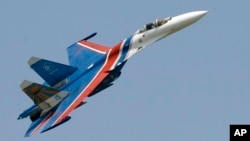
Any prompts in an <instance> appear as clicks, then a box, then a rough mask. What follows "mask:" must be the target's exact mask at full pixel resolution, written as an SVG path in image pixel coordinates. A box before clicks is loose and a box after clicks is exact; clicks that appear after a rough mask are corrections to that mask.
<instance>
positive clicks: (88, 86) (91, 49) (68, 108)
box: [42, 40, 122, 132]
mask: <svg viewBox="0 0 250 141" xmlns="http://www.w3.org/2000/svg"><path fill="white" fill-rule="evenodd" d="M121 44H122V43H120V44H118V45H119V46H121ZM117 51H119V48H116V49H110V48H106V47H104V46H101V45H98V44H95V43H91V42H88V41H84V40H83V41H80V42H78V43H76V44H74V45H72V46H71V47H69V48H68V54H69V62H70V65H72V66H74V67H77V68H78V69H79V67H81V68H80V70H82V71H83V72H84V71H86V70H88V72H87V73H84V76H83V77H81V78H80V79H79V80H77V83H78V84H81V85H80V88H78V90H76V91H74V92H72V93H71V94H70V95H69V96H68V97H67V98H65V99H64V100H63V101H62V102H61V103H60V105H59V106H58V107H57V109H56V111H55V113H54V114H53V115H52V116H51V118H50V119H49V120H48V122H47V124H46V125H45V126H44V128H43V130H42V132H45V131H48V130H50V129H52V128H54V127H56V126H57V125H59V124H61V123H63V122H65V120H67V119H68V118H69V114H70V113H71V112H72V111H73V110H74V109H76V108H77V107H78V106H79V105H80V104H81V103H82V101H84V99H85V98H86V97H87V96H88V95H89V94H90V93H91V92H92V91H93V90H94V89H95V88H96V87H97V86H98V85H99V84H100V83H101V82H102V81H103V79H105V77H106V76H108V74H109V71H110V70H111V68H112V67H113V65H114V64H116V63H117V60H118V58H119V57H120V55H119V54H117V53H115V52H117ZM74 53H75V54H74ZM86 53H87V54H86ZM89 54H91V58H86V56H89ZM93 56H94V57H93ZM101 57H103V59H101V60H102V61H100V60H99V61H98V62H97V61H96V60H95V58H101ZM82 59H83V60H82ZM84 60H85V62H84ZM86 60H87V61H86ZM79 62H84V65H83V66H85V68H83V67H82V66H80V64H79ZM95 63H96V64H95Z"/></svg>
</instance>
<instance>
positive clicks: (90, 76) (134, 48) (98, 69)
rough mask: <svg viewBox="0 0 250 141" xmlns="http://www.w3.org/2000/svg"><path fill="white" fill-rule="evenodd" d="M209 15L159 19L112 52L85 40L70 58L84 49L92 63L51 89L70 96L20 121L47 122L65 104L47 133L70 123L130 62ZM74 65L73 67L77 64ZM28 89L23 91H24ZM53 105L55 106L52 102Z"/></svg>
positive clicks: (197, 13) (28, 113) (36, 109)
mask: <svg viewBox="0 0 250 141" xmlns="http://www.w3.org/2000/svg"><path fill="white" fill-rule="evenodd" d="M206 14H207V11H195V12H189V13H185V14H182V15H179V16H176V17H168V18H163V19H156V20H155V21H154V22H152V23H149V24H146V25H145V26H144V27H143V28H142V29H139V30H137V31H136V32H135V33H134V34H133V35H131V36H130V37H128V38H126V39H124V40H123V41H121V42H119V43H118V44H116V45H115V46H114V47H113V48H109V47H105V46H101V45H98V44H95V43H91V42H88V41H87V40H88V39H90V38H92V37H93V36H95V35H96V33H94V34H92V35H90V36H88V37H86V38H84V39H83V40H82V41H79V42H78V43H76V44H73V45H72V47H78V49H79V50H76V51H75V52H74V53H72V54H69V58H70V59H72V58H73V57H75V56H74V55H75V54H76V53H79V52H80V53H81V49H82V48H81V47H83V49H85V50H86V51H87V50H90V51H89V54H87V56H85V57H86V58H81V59H83V60H84V59H89V60H88V61H86V62H81V64H80V65H79V66H77V69H76V71H74V73H72V74H70V76H69V77H67V78H66V79H63V81H60V83H57V84H56V85H54V86H52V88H54V89H57V90H59V91H60V92H61V91H66V92H69V95H67V96H65V98H63V99H58V100H61V101H60V102H59V101H57V103H56V104H54V105H53V107H51V108H50V109H47V111H46V109H41V107H39V105H33V106H32V107H30V108H29V109H27V110H25V111H24V112H23V113H22V114H20V115H19V118H18V119H22V118H25V117H27V116H30V117H31V120H32V121H35V120H37V119H38V118H40V117H45V119H46V120H47V119H49V118H50V116H52V115H53V113H54V111H56V109H57V107H58V106H59V105H62V104H63V106H65V107H66V108H65V111H64V112H63V114H62V115H61V116H60V117H59V119H58V120H56V121H55V122H54V123H53V124H52V127H50V128H47V129H46V130H44V131H47V130H49V129H52V128H53V127H55V125H56V126H57V125H58V124H57V123H60V124H61V123H63V122H64V121H68V120H69V119H70V117H69V116H68V115H69V114H70V112H71V111H73V110H74V109H76V108H78V107H79V106H81V105H83V104H84V103H83V101H84V99H85V98H86V97H90V96H93V95H95V94H96V93H98V92H100V91H102V90H104V89H106V88H108V87H110V86H112V85H113V81H114V80H116V79H117V78H118V77H119V76H120V74H121V70H122V68H123V66H124V65H125V63H126V62H127V60H128V59H130V58H131V57H132V56H134V55H135V54H137V53H138V52H140V51H141V50H142V49H144V48H145V47H147V46H149V45H150V44H152V43H154V42H156V41H158V40H161V39H163V38H165V37H167V36H169V35H171V34H173V33H175V32H177V31H179V30H181V29H183V28H185V27H188V26H190V25H192V24H193V23H195V22H196V21H198V20H199V19H201V18H202V17H203V16H204V15H206ZM79 46H80V48H79ZM69 48H70V47H69ZM71 49H72V48H71ZM91 52H92V53H91ZM92 54H94V56H91V55H92ZM85 55H86V53H85ZM77 57H79V56H77ZM91 58H93V60H94V61H92V60H91ZM39 60H40V59H35V62H34V59H33V62H31V64H35V63H36V61H39ZM71 63H72V62H71ZM47 64H48V63H47ZM72 64H73V65H74V62H73V63H72ZM47 66H48V65H47ZM49 66H52V65H49ZM50 69H51V67H50ZM29 85H31V84H29ZM45 85H46V83H45ZM92 85H93V86H92ZM27 86H28V85H27ZM27 86H23V87H24V88H25V87H27ZM46 89H49V88H46ZM49 100H50V99H49ZM51 100H53V97H51ZM51 103H53V101H52V102H51ZM54 103H55V102H54ZM61 103H62V104H61ZM72 103H73V104H72ZM61 108H64V107H61ZM41 113H42V114H41ZM60 114H61V113H60Z"/></svg>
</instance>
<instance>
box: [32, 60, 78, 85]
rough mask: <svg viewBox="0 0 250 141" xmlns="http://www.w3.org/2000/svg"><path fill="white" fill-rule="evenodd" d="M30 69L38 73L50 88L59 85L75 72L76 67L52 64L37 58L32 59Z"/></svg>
mask: <svg viewBox="0 0 250 141" xmlns="http://www.w3.org/2000/svg"><path fill="white" fill-rule="evenodd" d="M28 64H29V65H30V67H31V68H32V69H33V70H34V71H35V72H36V73H38V74H39V75H40V76H41V77H42V78H43V79H44V80H45V81H46V82H47V83H48V84H49V85H50V86H54V85H55V84H57V83H59V82H60V81H62V80H63V79H65V78H66V77H68V76H69V75H71V74H72V73H73V72H74V71H76V68H75V67H72V66H68V65H64V64H60V63H56V62H52V61H49V60H45V59H40V58H37V57H31V58H30V60H29V61H28Z"/></svg>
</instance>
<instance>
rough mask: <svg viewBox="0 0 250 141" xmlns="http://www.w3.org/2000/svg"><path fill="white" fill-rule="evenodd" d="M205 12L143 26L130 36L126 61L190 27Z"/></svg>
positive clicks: (187, 14)
mask: <svg viewBox="0 0 250 141" xmlns="http://www.w3.org/2000/svg"><path fill="white" fill-rule="evenodd" d="M207 12H208V11H195V12H189V13H185V14H182V15H179V16H176V17H168V18H164V19H156V21H155V22H153V23H149V24H147V25H145V26H144V28H142V29H140V30H138V31H136V32H135V34H134V35H133V36H132V38H131V42H130V49H129V51H128V54H127V56H126V60H127V59H129V58H130V57H132V56H133V55H135V54H136V53H138V52H139V51H141V50H142V49H144V48H145V47H147V46H148V45H150V44H152V43H154V42H156V41H158V40H160V39H162V38H165V37H167V36H169V35H171V34H173V33H175V32H177V31H179V30H181V29H183V28H185V27H188V26H190V25H192V24H193V23H195V22H196V21H198V20H199V19H201V18H202V17H203V16H205V15H206V14H207Z"/></svg>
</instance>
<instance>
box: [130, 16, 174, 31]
mask: <svg viewBox="0 0 250 141" xmlns="http://www.w3.org/2000/svg"><path fill="white" fill-rule="evenodd" d="M171 19H172V18H171V17H168V18H165V19H156V20H155V22H153V23H148V24H146V25H144V27H143V28H142V29H139V30H137V31H136V32H135V34H138V33H143V32H145V31H148V30H150V29H153V28H156V27H159V26H161V25H163V24H165V23H167V22H168V21H170V20H171Z"/></svg>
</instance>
